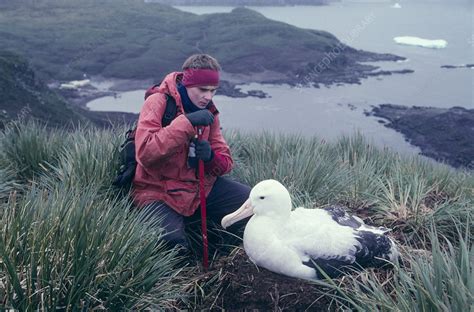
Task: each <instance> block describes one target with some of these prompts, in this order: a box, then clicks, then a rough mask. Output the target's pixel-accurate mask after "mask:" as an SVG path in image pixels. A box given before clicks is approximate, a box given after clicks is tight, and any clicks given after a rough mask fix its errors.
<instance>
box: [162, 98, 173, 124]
mask: <svg viewBox="0 0 474 312" xmlns="http://www.w3.org/2000/svg"><path fill="white" fill-rule="evenodd" d="M165 96H166V109H165V113H164V114H163V118H162V119H161V126H162V127H166V126H168V125H169V124H170V123H171V122H172V121H173V119H174V118H175V117H176V113H177V107H176V101H175V99H174V98H173V97H172V96H171V95H168V94H165Z"/></svg>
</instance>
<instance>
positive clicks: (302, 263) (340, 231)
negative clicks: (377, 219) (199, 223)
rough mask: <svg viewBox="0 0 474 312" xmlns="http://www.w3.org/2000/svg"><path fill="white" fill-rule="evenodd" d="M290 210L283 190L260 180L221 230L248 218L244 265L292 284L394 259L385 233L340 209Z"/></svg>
mask: <svg viewBox="0 0 474 312" xmlns="http://www.w3.org/2000/svg"><path fill="white" fill-rule="evenodd" d="M291 208H292V204H291V198H290V194H289V193H288V190H287V189H286V188H285V187H284V186H283V185H282V184H281V183H280V182H278V181H276V180H265V181H262V182H260V183H258V184H257V185H255V187H254V188H253V189H252V191H251V192H250V197H249V199H248V200H247V201H246V202H245V203H244V204H243V205H242V207H240V208H239V209H238V210H237V211H235V212H234V213H232V214H229V215H227V216H225V217H224V218H223V219H222V227H223V228H227V227H229V226H230V225H232V224H233V223H235V222H237V221H239V220H241V219H244V218H246V217H249V216H251V215H253V216H252V218H251V219H250V220H249V221H248V223H247V225H246V227H245V231H244V249H245V252H246V253H247V255H248V256H249V258H250V260H252V261H253V262H254V263H255V264H257V265H258V266H261V267H264V268H266V269H268V270H270V271H273V272H276V273H280V274H283V275H287V276H291V277H296V278H303V279H317V278H319V277H321V276H320V275H319V273H318V272H319V271H318V269H317V266H319V267H320V268H322V269H323V270H324V271H325V272H326V273H327V274H328V275H329V276H332V277H334V276H337V275H339V274H340V273H341V272H342V270H343V269H344V268H346V267H348V266H351V267H368V266H382V265H386V264H388V263H389V261H390V262H395V261H396V260H397V259H398V251H397V248H396V246H395V243H394V242H393V241H392V240H391V239H390V238H389V237H388V236H387V235H386V232H388V231H389V230H388V229H385V228H376V227H371V226H368V225H366V224H364V222H363V221H362V220H361V219H359V218H357V217H353V216H350V215H348V214H347V213H346V212H345V211H344V209H343V208H342V207H329V208H326V209H305V208H296V209H295V210H293V211H292V210H291ZM316 265H317V266H316Z"/></svg>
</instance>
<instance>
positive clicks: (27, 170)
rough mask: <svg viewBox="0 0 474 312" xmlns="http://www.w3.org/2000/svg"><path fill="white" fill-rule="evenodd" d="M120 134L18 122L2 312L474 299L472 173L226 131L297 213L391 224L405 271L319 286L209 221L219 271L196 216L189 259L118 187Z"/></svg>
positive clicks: (421, 307)
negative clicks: (320, 211) (275, 267)
mask: <svg viewBox="0 0 474 312" xmlns="http://www.w3.org/2000/svg"><path fill="white" fill-rule="evenodd" d="M119 133H122V131H117V129H113V130H111V129H105V130H104V129H102V130H101V129H96V128H93V127H92V128H81V129H78V130H76V131H64V130H61V129H58V130H54V131H48V130H46V129H44V128H43V127H39V126H38V125H37V124H34V123H14V122H12V123H10V125H9V126H7V127H6V129H4V130H3V131H0V255H1V259H2V261H1V262H0V298H2V299H1V300H0V310H2V311H3V310H9V309H15V310H18V311H36V310H47V311H56V310H70V311H75V310H91V311H94V310H106V311H121V310H133V311H148V310H152V311H157V310H158V311H162V310H165V311H168V310H190V311H195V310H206V311H208V310H239V311H240V310H251V309H252V310H253V309H258V310H262V311H274V310H291V311H293V310H297V311H304V310H309V311H315V310H317V311H387V312H388V311H393V307H400V309H399V311H402V312H411V311H469V310H470V308H471V307H472V302H473V301H472V299H473V298H474V285H473V283H472V281H473V280H474V267H473V266H474V263H473V261H472V259H473V255H474V249H473V247H474V245H473V244H472V242H473V240H472V239H473V237H472V233H474V232H473V231H474V219H473V209H472V206H473V203H474V196H473V195H474V194H473V192H472V190H473V187H474V175H473V173H472V171H471V172H469V171H461V170H454V169H453V168H450V167H448V166H445V165H442V164H436V163H433V162H429V161H426V160H424V159H422V158H421V157H405V156H402V155H399V154H396V153H394V152H392V151H390V150H388V149H377V148H375V147H374V146H373V145H371V144H370V143H369V142H368V141H366V140H364V138H362V137H361V136H353V137H345V138H341V139H340V140H338V141H336V142H325V141H324V140H321V139H320V138H317V137H311V138H304V137H301V136H295V135H287V134H279V135H277V134H268V133H266V134H265V133H263V134H245V133H242V132H226V133H224V135H225V137H226V140H227V142H228V143H229V144H230V147H231V150H232V154H233V157H234V159H235V160H236V162H235V167H234V170H233V172H232V175H231V178H232V179H234V180H237V181H240V182H242V183H245V184H247V185H250V186H254V185H255V184H256V183H257V182H259V181H261V180H263V179H268V178H274V179H277V180H279V181H281V182H282V183H284V185H285V186H286V187H287V188H288V190H289V191H290V193H291V195H292V199H293V203H294V207H298V206H301V207H307V208H320V207H327V206H328V205H342V206H344V207H345V209H346V210H347V211H349V212H351V213H353V214H355V215H357V216H359V217H361V218H362V219H363V220H364V221H365V222H366V223H367V224H370V225H376V226H383V227H388V228H391V229H392V231H391V232H390V235H391V237H392V238H393V239H395V240H396V241H397V243H398V245H399V246H400V250H401V256H402V259H401V263H399V264H394V266H395V267H394V268H393V269H378V270H363V271H361V272H357V271H354V272H348V273H347V274H344V275H343V276H342V277H340V278H337V279H323V280H319V281H312V282H308V281H305V280H299V279H295V278H289V277H285V276H281V275H278V274H275V273H272V272H269V271H267V270H265V269H263V268H257V267H256V266H255V264H253V263H252V262H251V261H250V260H249V258H248V257H247V256H246V254H245V252H244V251H243V250H242V247H236V248H234V246H238V245H240V243H241V242H240V241H239V240H238V239H235V238H234V239H233V240H232V239H231V237H229V236H230V234H226V232H223V231H222V228H220V227H219V226H218V225H215V224H213V223H211V222H209V223H208V227H209V243H210V244H209V246H210V255H211V257H210V259H211V265H210V268H209V270H208V271H204V270H203V269H202V268H201V267H200V262H201V256H200V252H201V250H202V245H201V242H202V240H201V236H200V222H191V224H189V228H188V230H189V232H188V234H189V238H190V242H191V243H192V246H193V247H194V251H195V253H196V260H195V262H194V263H192V262H191V263H188V262H185V261H183V259H182V258H179V257H178V255H177V254H176V251H175V250H170V249H168V248H166V246H165V244H164V242H163V240H162V234H163V232H162V231H161V230H160V228H159V227H157V226H156V223H155V222H144V220H145V218H143V215H140V210H137V209H133V207H132V205H131V203H130V200H128V198H126V197H125V196H119V194H118V190H117V189H115V188H112V187H111V181H112V179H113V177H114V175H115V172H116V169H117V168H118V165H119V164H118V153H117V148H118V146H119V145H120V143H121V141H122V137H121V135H120V134H119ZM313 225H314V226H319V225H318V224H313ZM332 234H333V233H327V235H328V236H330V235H332ZM440 307H443V309H440ZM444 307H445V308H444Z"/></svg>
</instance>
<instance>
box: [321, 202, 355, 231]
mask: <svg viewBox="0 0 474 312" xmlns="http://www.w3.org/2000/svg"><path fill="white" fill-rule="evenodd" d="M324 210H325V211H326V212H327V213H328V214H329V215H330V216H331V217H332V219H333V220H334V221H336V222H337V223H338V224H340V225H342V226H349V227H351V228H353V229H358V228H359V227H360V226H361V225H362V224H364V223H363V221H362V220H360V219H359V218H356V217H353V216H351V215H350V214H348V213H347V212H346V210H345V209H344V208H343V207H341V206H331V207H326V208H324Z"/></svg>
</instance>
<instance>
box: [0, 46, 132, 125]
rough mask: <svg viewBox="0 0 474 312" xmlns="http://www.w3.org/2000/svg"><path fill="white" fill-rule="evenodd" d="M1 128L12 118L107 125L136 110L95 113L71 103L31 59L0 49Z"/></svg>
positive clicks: (130, 115) (58, 123)
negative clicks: (41, 75) (33, 66)
mask: <svg viewBox="0 0 474 312" xmlns="http://www.w3.org/2000/svg"><path fill="white" fill-rule="evenodd" d="M0 72H1V73H2V74H1V75H0V128H2V127H3V126H2V125H3V124H4V123H5V122H7V121H9V120H11V119H14V118H20V119H36V120H39V121H41V122H45V123H47V125H48V126H51V127H57V126H61V127H63V126H72V125H78V124H79V123H88V122H92V123H94V124H95V125H99V126H105V125H107V124H110V121H111V122H116V121H120V120H128V119H130V118H134V116H135V115H134V114H119V113H95V112H90V111H87V110H83V109H80V108H78V107H71V106H69V105H68V104H67V102H66V101H65V100H64V99H63V98H62V97H61V96H59V95H58V94H56V93H55V92H54V91H51V90H50V89H49V88H48V87H47V86H46V84H45V83H44V82H43V81H42V80H41V79H39V78H38V77H37V75H36V74H35V72H34V71H33V70H32V69H31V68H30V66H29V64H28V62H27V61H26V60H25V59H24V58H23V57H20V56H18V55H15V54H13V53H10V52H6V51H0Z"/></svg>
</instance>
